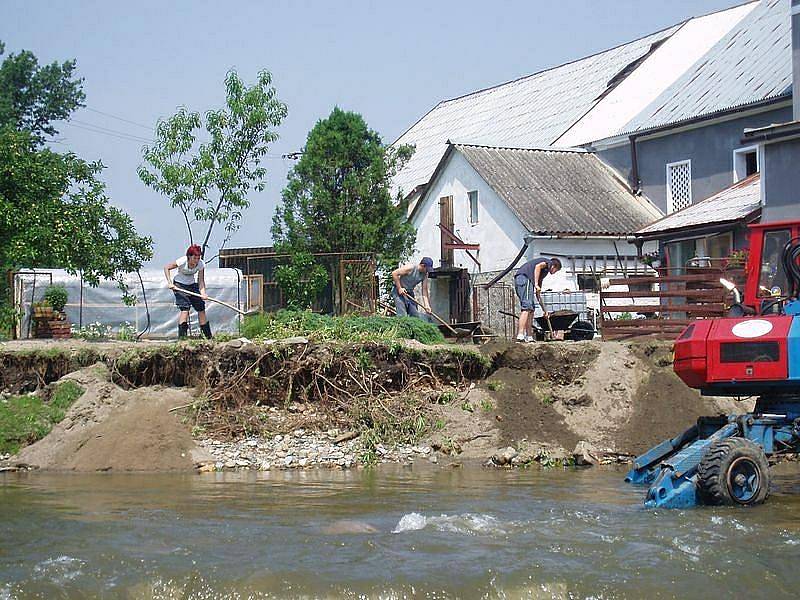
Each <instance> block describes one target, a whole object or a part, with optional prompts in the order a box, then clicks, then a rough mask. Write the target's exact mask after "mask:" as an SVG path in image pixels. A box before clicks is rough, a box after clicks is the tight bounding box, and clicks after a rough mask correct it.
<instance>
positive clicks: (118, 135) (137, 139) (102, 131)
mask: <svg viewBox="0 0 800 600" xmlns="http://www.w3.org/2000/svg"><path fill="white" fill-rule="evenodd" d="M64 124H65V125H69V126H70V127H75V128H77V129H83V130H84V131H91V132H92V133H99V134H102V135H107V136H109V137H114V138H117V139H120V140H125V141H128V142H136V143H138V144H141V143H152V142H153V140H147V139H145V138H140V137H137V136H133V135H130V134H127V133H121V132H115V131H111V130H105V128H101V127H97V126H95V125H90V126H88V127H87V126H83V125H77V124H76V123H73V122H70V121H65V122H64Z"/></svg>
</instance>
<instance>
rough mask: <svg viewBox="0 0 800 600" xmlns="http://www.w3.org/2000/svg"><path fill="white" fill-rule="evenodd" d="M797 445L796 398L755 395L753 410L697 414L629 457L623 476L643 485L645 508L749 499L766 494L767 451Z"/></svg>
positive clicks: (799, 416) (799, 413)
mask: <svg viewBox="0 0 800 600" xmlns="http://www.w3.org/2000/svg"><path fill="white" fill-rule="evenodd" d="M798 450H800V398H799V397H796V396H786V397H771V398H760V399H759V400H758V402H757V403H756V407H755V411H754V412H752V413H748V414H745V415H732V416H729V417H701V418H700V419H698V421H697V424H696V425H694V426H692V427H690V428H689V429H687V430H686V431H684V432H683V433H682V434H680V435H679V436H677V437H675V438H673V439H670V440H667V441H665V442H662V443H660V444H658V445H657V446H655V447H653V448H651V449H650V450H648V451H647V452H645V453H644V454H642V455H641V456H639V457H637V458H636V460H635V461H634V465H633V468H632V469H631V470H630V471H629V472H628V474H627V476H626V478H625V481H627V482H629V483H633V484H642V485H649V486H650V487H649V489H648V490H647V494H646V495H645V500H644V505H645V507H646V508H688V507H692V506H697V505H699V504H728V505H752V504H759V503H761V502H763V501H764V500H766V498H767V496H768V494H769V464H768V462H767V457H768V456H777V455H780V454H782V453H787V452H797V451H798Z"/></svg>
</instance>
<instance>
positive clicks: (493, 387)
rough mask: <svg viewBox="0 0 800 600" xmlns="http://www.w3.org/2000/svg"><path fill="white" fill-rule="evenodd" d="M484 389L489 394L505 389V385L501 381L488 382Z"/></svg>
mask: <svg viewBox="0 0 800 600" xmlns="http://www.w3.org/2000/svg"><path fill="white" fill-rule="evenodd" d="M486 387H488V388H489V391H490V392H499V391H500V390H502V389H503V388H504V387H506V384H505V382H503V381H490V382H489V383H487V384H486Z"/></svg>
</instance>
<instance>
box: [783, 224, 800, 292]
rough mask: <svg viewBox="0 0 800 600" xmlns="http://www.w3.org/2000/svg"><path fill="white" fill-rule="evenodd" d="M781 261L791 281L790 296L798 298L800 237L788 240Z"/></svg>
mask: <svg viewBox="0 0 800 600" xmlns="http://www.w3.org/2000/svg"><path fill="white" fill-rule="evenodd" d="M781 261H782V262H783V270H784V272H785V273H786V277H787V279H788V283H789V297H790V298H797V297H798V296H800V237H796V238H792V239H791V240H789V241H788V242H786V245H785V246H784V247H783V254H782V256H781Z"/></svg>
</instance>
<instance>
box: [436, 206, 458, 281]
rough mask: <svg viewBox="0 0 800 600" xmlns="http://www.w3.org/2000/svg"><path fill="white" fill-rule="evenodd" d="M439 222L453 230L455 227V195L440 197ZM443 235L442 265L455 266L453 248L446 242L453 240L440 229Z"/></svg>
mask: <svg viewBox="0 0 800 600" xmlns="http://www.w3.org/2000/svg"><path fill="white" fill-rule="evenodd" d="M439 223H441V224H442V225H443V226H444V227H446V228H447V230H448V231H453V230H454V229H455V223H454V222H453V197H452V196H443V197H441V198H439ZM439 233H440V236H441V240H442V241H441V244H442V248H441V257H442V266H443V267H452V266H453V249H452V248H447V247H446V244H447V243H450V242H452V240H451V239H450V237H449V236H448V235H447V234H446V233H445V232H444V231H443V230H441V229H440V230H439Z"/></svg>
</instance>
